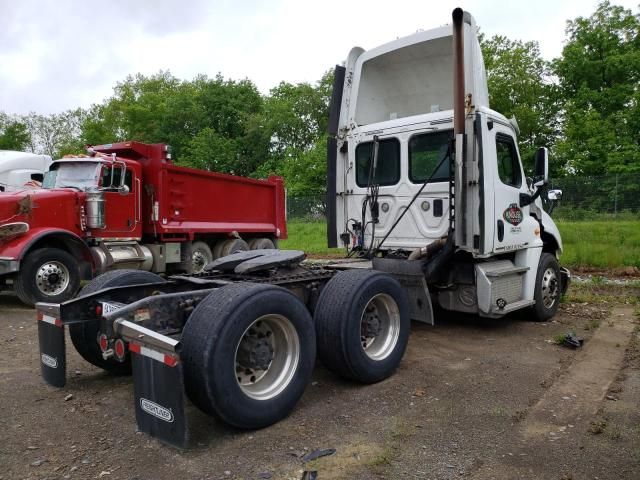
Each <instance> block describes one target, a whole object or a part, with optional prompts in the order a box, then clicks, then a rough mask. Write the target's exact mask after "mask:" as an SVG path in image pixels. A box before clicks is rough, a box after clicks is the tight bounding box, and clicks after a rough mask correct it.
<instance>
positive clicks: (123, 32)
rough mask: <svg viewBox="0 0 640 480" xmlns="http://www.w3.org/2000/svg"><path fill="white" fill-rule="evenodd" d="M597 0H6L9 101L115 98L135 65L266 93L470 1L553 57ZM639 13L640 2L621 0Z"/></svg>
mask: <svg viewBox="0 0 640 480" xmlns="http://www.w3.org/2000/svg"><path fill="white" fill-rule="evenodd" d="M597 3H598V2H597V0H535V1H530V0H528V1H526V2H525V1H516V0H511V1H508V0H475V1H474V0H458V1H449V0H441V1H438V2H433V1H428V0H419V1H402V0H395V1H378V0H368V1H357V0H350V1H349V0H342V1H340V0H337V1H334V0H320V1H315V2H305V1H304V0H271V1H262V0H244V1H243V0H236V1H227V0H209V1H207V0H180V1H178V0H107V1H100V2H98V1H93V0H0V19H2V28H1V29H0V110H2V111H5V112H7V113H18V114H24V113H28V112H30V111H35V112H38V113H54V112H60V111H63V110H66V109H69V108H75V107H79V106H80V107H88V106H90V105H91V104H92V103H99V102H101V101H102V100H103V99H105V98H107V97H109V96H110V95H111V93H112V89H113V86H114V85H115V83H116V82H118V81H120V80H123V79H124V78H125V77H126V76H127V75H128V74H135V73H137V72H141V73H143V74H146V75H149V74H153V73H155V72H157V71H158V70H161V69H162V70H170V71H171V72H172V73H173V74H174V75H176V76H177V77H179V78H183V79H192V78H193V77H194V76H195V75H197V74H200V73H204V74H207V75H209V76H214V75H215V74H216V73H218V72H220V73H222V75H223V76H225V77H226V78H233V79H242V78H249V79H251V80H252V81H253V82H255V83H256V85H257V86H258V88H259V89H260V90H261V91H262V92H263V93H267V92H268V91H269V89H270V88H271V87H273V86H275V85H277V84H278V83H279V82H280V81H281V80H285V81H288V82H292V83H296V82H303V81H307V82H315V81H316V80H318V79H319V78H320V76H321V75H322V73H323V72H324V71H326V70H327V69H329V68H333V66H334V65H335V64H336V63H340V62H342V61H343V60H344V59H345V57H346V55H347V53H348V52H349V50H350V49H351V47H353V46H356V45H358V46H361V47H363V48H365V49H369V48H372V47H375V46H377V45H380V44H382V43H385V42H387V41H390V40H393V39H395V38H397V37H400V36H405V35H408V34H411V33H414V32H415V31H417V30H419V29H425V30H426V29H429V28H433V27H437V26H440V25H443V24H446V23H449V21H450V19H451V11H452V9H453V8H454V7H455V6H461V7H463V8H464V9H465V10H468V11H469V12H471V13H472V14H473V16H474V17H475V19H476V22H477V23H478V25H479V26H480V27H481V29H482V31H484V32H485V33H486V34H488V35H489V36H491V35H494V34H502V35H506V36H507V37H509V38H512V39H521V40H537V41H538V42H540V47H541V49H542V54H543V56H544V57H545V58H548V59H551V58H553V57H555V56H558V55H559V54H560V52H561V51H562V45H563V41H564V38H565V37H564V30H565V26H566V20H567V19H573V18H575V17H577V16H588V15H590V14H591V13H592V12H593V11H594V10H595V8H596V6H597ZM612 3H614V4H618V5H623V6H625V7H626V8H630V9H633V10H635V11H637V5H638V0H614V1H613V2H612Z"/></svg>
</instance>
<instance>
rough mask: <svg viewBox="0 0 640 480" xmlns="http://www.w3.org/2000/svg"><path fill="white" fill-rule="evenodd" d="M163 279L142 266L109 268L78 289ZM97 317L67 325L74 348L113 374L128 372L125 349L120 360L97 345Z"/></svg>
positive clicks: (128, 358) (88, 291) (92, 289)
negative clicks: (140, 267) (111, 356)
mask: <svg viewBox="0 0 640 480" xmlns="http://www.w3.org/2000/svg"><path fill="white" fill-rule="evenodd" d="M162 281H164V279H163V278H162V277H160V276H159V275H156V274H155V273H151V272H147V271H145V270H111V271H109V272H106V273H103V274H102V275H99V276H97V277H96V278H94V279H93V280H91V282H89V283H88V284H87V285H86V286H85V287H84V288H83V289H82V290H81V291H80V295H87V294H89V293H93V292H97V291H98V290H102V289H103V288H109V287H123V286H126V285H139V284H143V283H154V282H162ZM99 330H100V321H99V320H96V321H95V322H85V323H76V324H71V325H69V335H70V337H71V342H72V343H73V346H74V347H75V349H76V351H77V352H78V353H79V354H80V356H81V357H82V358H84V359H85V360H86V361H87V362H89V363H90V364H92V365H95V366H96V367H100V368H102V369H103V370H106V371H108V372H110V373H114V374H116V375H128V374H130V373H131V358H130V357H129V353H128V352H127V356H126V358H125V361H124V362H119V361H117V360H116V359H114V358H109V359H108V360H105V359H104V358H103V357H102V351H101V350H100V346H99V345H98V333H99Z"/></svg>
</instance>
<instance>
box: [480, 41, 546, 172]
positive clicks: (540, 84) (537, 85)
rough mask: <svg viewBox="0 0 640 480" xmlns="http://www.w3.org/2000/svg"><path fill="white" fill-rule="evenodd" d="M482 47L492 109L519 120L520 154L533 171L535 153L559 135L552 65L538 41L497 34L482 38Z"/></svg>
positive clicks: (528, 167)
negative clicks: (543, 55) (542, 53)
mask: <svg viewBox="0 0 640 480" xmlns="http://www.w3.org/2000/svg"><path fill="white" fill-rule="evenodd" d="M481 47H482V53H483V56H484V61H485V68H486V70H487V82H488V87H489V103H490V105H491V108H492V109H494V110H496V111H498V112H500V113H502V114H503V115H505V116H506V117H508V118H510V117H515V118H516V120H517V122H518V126H519V127H520V135H519V136H518V141H519V144H520V155H521V157H522V159H523V162H524V164H525V167H526V168H527V169H531V168H532V167H533V161H532V159H533V154H534V152H535V150H536V149H537V148H539V147H542V146H548V147H551V146H553V144H554V142H555V139H556V136H557V135H558V129H559V125H558V110H559V106H558V101H557V92H556V87H555V85H554V84H553V82H552V81H551V76H550V70H549V64H548V63H547V62H546V61H545V60H544V59H543V58H542V57H541V55H540V47H539V45H538V42H522V41H520V40H510V39H508V38H506V37H504V36H501V35H495V36H493V37H491V38H489V39H485V38H481ZM552 165H553V164H552ZM555 167H556V168H557V167H558V164H557V163H555Z"/></svg>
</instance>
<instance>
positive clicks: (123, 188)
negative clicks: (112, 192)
mask: <svg viewBox="0 0 640 480" xmlns="http://www.w3.org/2000/svg"><path fill="white" fill-rule="evenodd" d="M118 192H119V193H120V195H128V194H129V186H128V185H122V186H121V187H118Z"/></svg>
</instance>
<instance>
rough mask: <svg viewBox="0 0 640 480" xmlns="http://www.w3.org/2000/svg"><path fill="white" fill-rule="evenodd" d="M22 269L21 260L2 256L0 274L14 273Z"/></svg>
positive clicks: (0, 258)
mask: <svg viewBox="0 0 640 480" xmlns="http://www.w3.org/2000/svg"><path fill="white" fill-rule="evenodd" d="M18 270H20V260H16V259H15V258H9V257H0V275H6V274H7V273H14V272H17V271H18Z"/></svg>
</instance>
